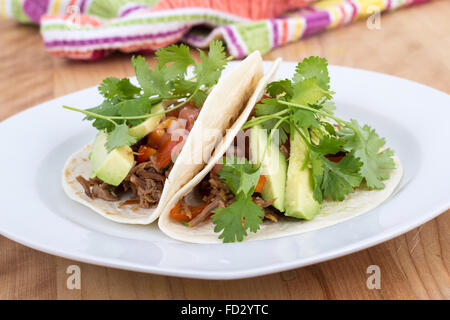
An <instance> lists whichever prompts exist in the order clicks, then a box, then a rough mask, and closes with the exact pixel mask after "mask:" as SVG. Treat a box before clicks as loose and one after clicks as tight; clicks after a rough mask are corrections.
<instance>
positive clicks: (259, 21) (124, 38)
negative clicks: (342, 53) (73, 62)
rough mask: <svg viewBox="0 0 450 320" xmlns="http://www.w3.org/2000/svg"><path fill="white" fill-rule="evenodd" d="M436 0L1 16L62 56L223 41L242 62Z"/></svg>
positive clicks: (63, 7)
mask: <svg viewBox="0 0 450 320" xmlns="http://www.w3.org/2000/svg"><path fill="white" fill-rule="evenodd" d="M426 1H429V0H320V1H317V2H313V0H240V1H235V0H229V1H225V0H160V1H158V0H0V16H4V17H10V18H14V19H16V20H18V21H20V22H23V23H35V24H40V30H41V34H42V37H43V40H44V45H45V48H46V49H47V50H48V52H49V53H50V54H52V55H55V56H60V57H66V58H72V59H88V60H89V59H98V58H101V57H103V56H105V55H106V54H109V53H110V52H112V51H114V50H120V51H122V52H135V51H146V50H151V51H153V50H157V49H159V48H161V47H164V46H167V45H169V44H172V43H175V42H178V41H183V42H185V43H188V44H190V45H192V46H195V47H200V48H204V47H206V46H208V44H209V42H210V41H211V40H213V39H219V38H221V39H223V40H224V41H225V42H226V45H227V49H228V51H229V53H230V54H231V55H233V56H234V57H236V58H242V57H245V56H246V55H248V54H249V53H251V52H253V51H255V50H260V51H261V53H265V52H268V51H270V50H271V49H273V48H276V47H279V46H281V45H283V44H286V43H289V42H293V41H297V40H299V39H302V38H305V37H308V36H310V35H312V34H315V33H318V32H321V31H323V30H326V29H331V28H336V27H339V26H342V25H346V24H348V23H351V22H352V21H355V20H357V19H361V18H366V17H368V16H370V15H373V14H375V13H376V12H384V11H392V10H395V9H398V8H402V7H406V6H410V5H415V4H418V3H421V2H426Z"/></svg>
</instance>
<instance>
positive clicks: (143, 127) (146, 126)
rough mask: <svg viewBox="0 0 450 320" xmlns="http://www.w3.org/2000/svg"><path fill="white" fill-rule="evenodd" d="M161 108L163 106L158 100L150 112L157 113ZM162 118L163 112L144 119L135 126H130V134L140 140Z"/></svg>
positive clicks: (162, 108)
mask: <svg viewBox="0 0 450 320" xmlns="http://www.w3.org/2000/svg"><path fill="white" fill-rule="evenodd" d="M163 110H164V106H163V104H162V102H160V103H158V104H156V105H155V106H154V107H153V108H152V110H151V113H157V112H161V111H163ZM163 118H164V114H160V115H157V116H154V117H150V118H148V119H146V120H145V121H144V122H142V123H140V124H138V125H137V126H135V127H132V128H130V135H132V136H133V137H136V138H137V139H138V140H141V139H142V138H143V137H145V136H146V135H148V134H149V133H150V132H152V131H153V130H154V129H155V128H156V127H157V126H158V124H159V123H160V122H161V120H162V119H163Z"/></svg>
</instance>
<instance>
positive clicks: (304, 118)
mask: <svg viewBox="0 0 450 320" xmlns="http://www.w3.org/2000/svg"><path fill="white" fill-rule="evenodd" d="M291 120H292V121H293V122H294V123H295V124H296V125H297V127H299V128H304V129H308V128H309V127H316V128H318V127H320V122H319V120H318V118H317V116H316V114H315V113H314V112H312V111H309V110H304V109H295V110H294V112H293V113H292V116H291Z"/></svg>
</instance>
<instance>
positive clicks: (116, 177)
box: [89, 131, 134, 186]
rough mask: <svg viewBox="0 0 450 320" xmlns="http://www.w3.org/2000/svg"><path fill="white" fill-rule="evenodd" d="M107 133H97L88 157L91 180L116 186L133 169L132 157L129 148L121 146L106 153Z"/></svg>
mask: <svg viewBox="0 0 450 320" xmlns="http://www.w3.org/2000/svg"><path fill="white" fill-rule="evenodd" d="M107 138H108V133H107V132H106V131H99V132H98V133H97V137H96V138H95V140H94V144H93V145H92V151H91V153H90V155H89V160H90V162H91V178H95V177H97V178H99V179H100V180H102V181H104V182H106V183H108V184H110V185H113V186H118V185H119V184H120V183H121V182H122V181H123V179H125V178H126V176H127V175H128V172H130V170H131V168H133V164H134V155H133V150H131V148H130V147H129V146H122V147H120V148H116V149H114V150H112V151H111V152H108V151H107V150H106V148H105V143H106V139H107Z"/></svg>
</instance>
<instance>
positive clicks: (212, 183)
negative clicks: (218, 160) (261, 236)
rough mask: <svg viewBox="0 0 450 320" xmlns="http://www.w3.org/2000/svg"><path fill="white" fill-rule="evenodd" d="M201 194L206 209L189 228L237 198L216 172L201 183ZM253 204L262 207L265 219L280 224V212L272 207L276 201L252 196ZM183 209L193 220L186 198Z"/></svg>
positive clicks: (191, 222) (183, 200) (256, 195)
mask: <svg viewBox="0 0 450 320" xmlns="http://www.w3.org/2000/svg"><path fill="white" fill-rule="evenodd" d="M200 192H201V193H202V194H203V195H204V196H203V198H202V200H203V201H204V202H206V203H207V205H206V207H205V208H204V209H203V210H202V212H200V213H199V214H198V215H197V216H196V217H195V218H193V219H192V220H191V221H190V222H189V224H188V226H189V227H194V226H196V225H198V224H199V223H201V222H202V221H204V220H206V219H207V218H208V216H209V214H210V213H211V211H213V210H214V209H216V208H220V207H225V206H229V205H230V204H232V203H233V202H234V201H235V196H234V194H233V192H232V191H231V190H230V188H229V187H228V186H227V185H226V184H225V183H222V182H221V181H220V179H219V176H218V175H217V173H215V172H210V174H209V175H208V176H206V177H205V179H203V181H202V182H201V183H200ZM252 200H253V202H254V203H255V204H256V205H258V206H260V207H261V209H262V210H263V211H264V219H268V220H271V221H273V222H278V217H279V216H280V212H279V211H278V210H277V209H275V208H274V207H272V204H273V203H274V201H275V200H276V199H270V200H267V201H266V200H264V199H263V198H261V196H259V195H258V194H255V195H253V196H252ZM181 208H182V210H183V211H184V212H185V213H186V215H187V216H188V217H189V218H191V211H190V209H189V205H188V204H187V203H186V201H185V198H183V199H182V200H181Z"/></svg>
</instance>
